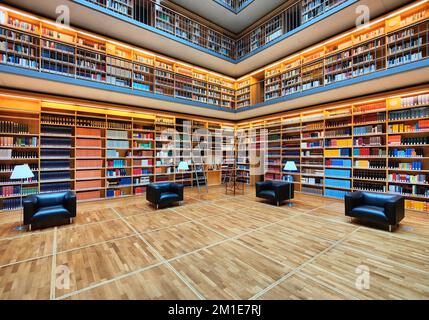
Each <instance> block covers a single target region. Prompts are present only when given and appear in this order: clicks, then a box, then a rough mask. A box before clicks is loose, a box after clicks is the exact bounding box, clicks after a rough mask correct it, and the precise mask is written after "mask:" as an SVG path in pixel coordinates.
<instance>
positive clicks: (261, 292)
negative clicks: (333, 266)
mask: <svg viewBox="0 0 429 320" xmlns="http://www.w3.org/2000/svg"><path fill="white" fill-rule="evenodd" d="M358 230H359V228H357V229H355V230H353V231H352V232H350V233H349V234H347V235H345V236H344V237H342V238H341V239H339V240H337V241H335V242H334V243H333V244H331V245H330V246H329V247H328V248H326V249H324V250H322V251H321V252H319V253H318V254H316V255H315V256H313V257H311V258H310V259H309V260H307V261H305V262H304V263H302V264H301V265H299V266H298V267H297V268H295V269H294V270H292V271H290V272H288V273H287V274H286V275H284V276H283V277H281V278H280V279H278V280H277V281H275V282H273V283H272V284H271V285H269V286H268V287H266V288H265V289H263V290H261V291H260V292H258V293H257V294H255V295H254V296H253V297H251V298H250V299H249V300H256V299H258V298H259V297H261V296H262V295H264V294H265V293H267V292H269V291H270V290H272V289H273V288H275V287H277V286H278V285H280V284H281V283H283V282H284V281H285V280H287V279H289V278H290V277H292V276H293V275H295V274H297V273H298V272H299V271H301V270H302V269H303V268H304V267H305V266H307V265H308V264H310V263H311V262H313V261H314V260H316V259H317V258H319V257H320V256H322V255H324V254H325V253H326V252H328V251H330V250H332V249H334V248H335V247H336V246H337V245H338V244H340V243H342V242H344V241H345V240H346V239H347V238H348V237H349V236H351V235H352V234H354V233H355V232H356V231H358Z"/></svg>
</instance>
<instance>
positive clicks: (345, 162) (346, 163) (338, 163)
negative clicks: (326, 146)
mask: <svg viewBox="0 0 429 320" xmlns="http://www.w3.org/2000/svg"><path fill="white" fill-rule="evenodd" d="M326 165H327V166H331V167H346V168H351V166H352V160H349V159H326Z"/></svg>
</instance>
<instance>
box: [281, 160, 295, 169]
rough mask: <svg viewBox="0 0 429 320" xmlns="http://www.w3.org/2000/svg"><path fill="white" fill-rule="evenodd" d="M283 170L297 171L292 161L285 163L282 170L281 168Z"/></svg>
mask: <svg viewBox="0 0 429 320" xmlns="http://www.w3.org/2000/svg"><path fill="white" fill-rule="evenodd" d="M283 170H287V171H296V170H298V169H297V167H296V165H295V162H294V161H287V162H286V164H285V166H284V168H283Z"/></svg>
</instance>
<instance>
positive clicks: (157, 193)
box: [146, 185, 161, 203]
mask: <svg viewBox="0 0 429 320" xmlns="http://www.w3.org/2000/svg"><path fill="white" fill-rule="evenodd" d="M160 197H161V190H160V189H159V188H157V187H156V185H148V186H147V189H146V200H147V201H150V202H152V203H158V202H159V199H160Z"/></svg>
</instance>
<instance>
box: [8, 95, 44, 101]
mask: <svg viewBox="0 0 429 320" xmlns="http://www.w3.org/2000/svg"><path fill="white" fill-rule="evenodd" d="M0 97H6V98H12V99H21V100H32V101H40V99H36V98H28V97H23V96H15V95H12V94H6V93H0Z"/></svg>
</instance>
